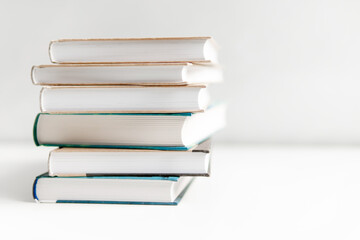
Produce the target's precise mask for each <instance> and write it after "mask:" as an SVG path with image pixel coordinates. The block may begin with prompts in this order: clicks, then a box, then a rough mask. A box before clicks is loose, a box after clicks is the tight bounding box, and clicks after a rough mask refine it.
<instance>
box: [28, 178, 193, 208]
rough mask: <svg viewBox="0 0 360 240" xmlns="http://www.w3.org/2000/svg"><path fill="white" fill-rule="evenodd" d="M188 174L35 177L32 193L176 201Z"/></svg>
mask: <svg viewBox="0 0 360 240" xmlns="http://www.w3.org/2000/svg"><path fill="white" fill-rule="evenodd" d="M192 180H193V178H192V177H159V176H157V177H135V176H134V177H132V176H122V177H120V176H118V177H113V176H112V177H110V176H96V177H50V176H49V175H48V174H47V173H45V174H42V175H40V176H38V177H36V179H35V181H34V185H33V196H34V199H35V201H37V202H40V203H104V204H148V205H177V204H178V203H179V201H180V200H181V198H182V197H183V195H184V194H185V192H186V190H187V188H188V187H189V185H190V184H191V182H192Z"/></svg>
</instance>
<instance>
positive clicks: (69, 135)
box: [33, 104, 225, 150]
mask: <svg viewBox="0 0 360 240" xmlns="http://www.w3.org/2000/svg"><path fill="white" fill-rule="evenodd" d="M224 126H225V105H224V104H217V105H215V106H212V107H209V108H208V109H207V110H206V111H205V112H201V113H162V114H161V113H157V114H156V113H153V114H149V113H148V114H146V113H98V114H94V113H92V114H91V113H71V114H70V113H53V114H49V113H40V114H38V115H37V117H36V119H35V123H34V130H33V132H34V134H33V136H34V141H35V144H36V145H38V146H39V145H45V146H63V147H109V148H145V149H165V150H188V149H190V148H191V147H193V146H194V145H196V144H198V143H199V142H202V141H203V140H205V139H207V138H209V137H210V136H211V135H212V134H213V133H215V132H216V131H218V130H220V129H221V128H223V127H224Z"/></svg>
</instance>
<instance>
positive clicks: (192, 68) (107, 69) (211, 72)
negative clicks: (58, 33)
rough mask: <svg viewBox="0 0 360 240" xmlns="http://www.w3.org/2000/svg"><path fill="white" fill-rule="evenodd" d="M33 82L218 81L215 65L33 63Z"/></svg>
mask: <svg viewBox="0 0 360 240" xmlns="http://www.w3.org/2000/svg"><path fill="white" fill-rule="evenodd" d="M31 78H32V81H33V83H34V84H35V85H119V84H125V85H129V84H135V85H145V84H147V85H187V84H194V83H196V84H199V83H200V84H207V83H214V82H220V81H222V79H223V76H222V70H221V68H220V67H219V66H216V65H208V64H190V63H163V64H53V65H40V66H34V67H33V68H32V70H31Z"/></svg>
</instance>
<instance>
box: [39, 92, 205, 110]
mask: <svg viewBox="0 0 360 240" xmlns="http://www.w3.org/2000/svg"><path fill="white" fill-rule="evenodd" d="M209 102H210V97H209V92H208V90H207V88H206V87H205V86H172V87H171V86H167V87H164V86H157V87H153V86H152V87H150V86H112V87H110V86H102V87H90V86H87V87H46V88H43V89H42V91H41V94H40V107H41V111H42V112H50V113H51V112H58V113H61V112H67V113H70V112H77V113H81V112H88V113H89V112H94V113H97V112H101V113H105V112H108V113H116V112H128V113H129V112H135V113H136V112H137V113H138V112H143V113H146V112H155V113H161V112H200V111H203V110H205V109H206V108H207V107H208V105H209Z"/></svg>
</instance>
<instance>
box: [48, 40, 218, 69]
mask: <svg viewBox="0 0 360 240" xmlns="http://www.w3.org/2000/svg"><path fill="white" fill-rule="evenodd" d="M49 54H50V60H51V61H52V62H53V63H138V62H158V63H164V62H195V63H197V62H200V63H210V62H213V63H214V62H215V63H216V62H217V47H216V44H215V43H214V40H213V39H212V38H211V37H182V38H113V39H61V40H56V41H52V42H51V43H50V46H49Z"/></svg>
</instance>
